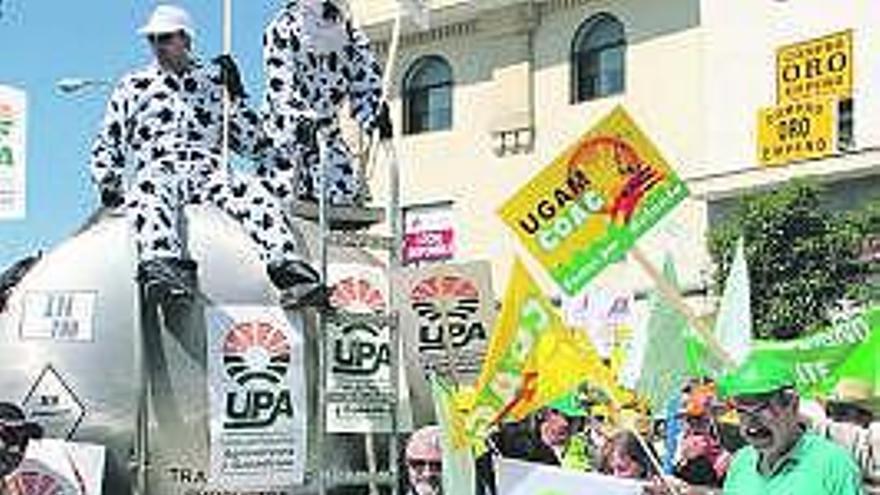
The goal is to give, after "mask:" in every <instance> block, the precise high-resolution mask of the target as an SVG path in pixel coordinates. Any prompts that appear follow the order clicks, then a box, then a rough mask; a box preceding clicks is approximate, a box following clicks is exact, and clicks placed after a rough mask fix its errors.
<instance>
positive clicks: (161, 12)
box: [138, 5, 195, 37]
mask: <svg viewBox="0 0 880 495" xmlns="http://www.w3.org/2000/svg"><path fill="white" fill-rule="evenodd" d="M178 31H183V32H185V33H186V34H188V35H189V36H190V37H193V36H195V28H194V27H193V23H192V18H191V17H190V16H189V13H187V11H186V10H184V9H183V8H181V7H178V6H176V5H159V6H158V7H156V10H154V11H153V13H152V15H150V19H149V20H148V21H147V23H146V24H144V25H143V27H141V28H140V29H138V33H139V34H144V35H150V34H166V33H176V32H178Z"/></svg>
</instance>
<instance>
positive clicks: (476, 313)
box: [399, 261, 496, 385]
mask: <svg viewBox="0 0 880 495" xmlns="http://www.w3.org/2000/svg"><path fill="white" fill-rule="evenodd" d="M400 287H401V290H402V292H403V294H402V295H401V297H400V298H399V300H400V301H401V309H400V321H401V327H402V328H403V329H404V332H403V339H404V349H405V351H406V355H407V357H408V358H415V359H416V360H410V361H409V362H418V363H420V364H421V366H422V368H423V370H424V371H425V372H426V373H430V372H436V373H438V374H439V375H440V376H443V377H444V379H446V380H450V379H455V381H457V382H458V383H459V384H466V385H472V384H473V383H474V382H475V381H476V379H477V376H478V375H479V373H480V366H482V364H483V358H484V357H485V355H486V347H487V346H488V344H489V332H490V329H491V328H492V325H493V324H494V323H495V313H496V311H495V294H494V293H493V292H492V268H491V265H490V264H489V262H488V261H476V262H471V263H459V264H444V265H434V266H431V267H426V268H411V269H408V270H405V271H404V272H403V274H402V283H401V284H400Z"/></svg>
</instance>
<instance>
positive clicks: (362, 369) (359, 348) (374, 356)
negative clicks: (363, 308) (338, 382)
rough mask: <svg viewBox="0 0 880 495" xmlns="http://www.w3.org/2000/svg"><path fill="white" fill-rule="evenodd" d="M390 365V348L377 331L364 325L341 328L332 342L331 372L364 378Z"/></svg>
mask: <svg viewBox="0 0 880 495" xmlns="http://www.w3.org/2000/svg"><path fill="white" fill-rule="evenodd" d="M390 365H391V348H390V347H389V345H388V341H387V340H383V339H382V338H381V336H380V334H379V331H378V330H376V329H375V328H373V327H372V326H370V325H367V324H365V323H354V324H351V325H347V326H345V327H343V328H342V329H341V331H340V333H339V335H338V336H337V337H336V339H335V340H334V342H333V372H334V373H340V374H344V375H355V376H365V375H372V374H374V373H376V372H377V371H379V369H380V368H381V367H382V366H386V367H387V366H390Z"/></svg>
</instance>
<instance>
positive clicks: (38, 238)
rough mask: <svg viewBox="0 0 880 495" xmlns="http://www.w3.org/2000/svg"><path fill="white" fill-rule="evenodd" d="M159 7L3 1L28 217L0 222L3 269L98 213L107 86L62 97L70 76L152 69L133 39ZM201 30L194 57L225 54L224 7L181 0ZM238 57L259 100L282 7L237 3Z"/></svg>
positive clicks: (131, 1) (136, 2)
mask: <svg viewBox="0 0 880 495" xmlns="http://www.w3.org/2000/svg"><path fill="white" fill-rule="evenodd" d="M158 3H159V2H156V1H150V0H78V1H71V0H0V9H2V14H3V15H2V17H0V85H8V86H14V87H16V88H19V89H23V90H24V91H26V92H27V97H28V116H27V117H28V128H27V141H28V142H27V157H26V160H27V216H26V218H25V219H24V220H20V221H4V220H0V271H2V270H3V269H5V267H7V266H9V265H10V264H11V263H13V262H14V261H15V260H17V259H19V258H21V257H24V256H26V255H28V254H32V253H34V252H36V251H38V250H43V251H49V250H50V249H51V248H52V247H53V246H55V245H57V244H58V243H59V242H61V241H63V240H64V239H65V238H66V237H68V236H70V235H71V234H72V233H73V232H75V231H76V230H77V228H78V227H79V226H80V225H82V224H83V223H84V222H85V220H86V219H87V218H88V217H89V215H90V214H91V213H92V212H93V211H94V210H95V209H96V208H97V206H98V201H97V196H96V193H95V188H94V187H93V185H92V183H91V180H90V178H89V171H88V163H89V148H90V147H91V142H92V139H93V137H94V135H95V133H96V132H97V130H98V126H99V125H100V123H101V118H102V116H103V113H104V106H105V104H106V100H107V98H108V97H109V91H110V88H109V87H106V86H104V87H98V86H93V87H92V89H90V90H88V91H83V92H81V93H77V94H74V95H64V94H61V93H59V92H58V91H57V90H56V88H55V84H56V82H57V81H58V80H59V79H61V78H66V77H86V78H94V79H101V80H108V81H115V80H117V79H119V78H120V77H121V76H122V75H124V74H125V73H126V72H128V71H130V70H132V69H136V68H138V67H140V66H143V65H146V64H148V63H149V62H150V60H151V57H150V51H149V46H148V45H147V43H146V42H145V41H144V40H143V39H142V38H141V37H140V36H139V35H138V34H137V28H138V27H140V26H141V25H143V24H144V23H145V22H146V19H147V18H148V17H149V14H150V12H151V11H152V10H153V8H154V7H155V6H156V5H157V4H158ZM176 3H177V4H178V5H181V6H183V7H185V8H186V9H187V10H188V11H189V12H190V14H191V15H192V17H193V19H194V22H195V23H196V43H195V45H196V52H197V53H198V54H200V55H201V56H202V58H204V59H208V58H211V57H213V56H214V55H216V54H218V53H219V52H220V49H221V47H222V39H221V30H222V27H221V26H222V12H223V7H222V6H223V2H222V0H180V1H178V2H176ZM232 3H233V33H234V34H233V53H234V55H235V57H236V59H237V60H238V62H239V65H240V67H241V69H242V75H243V78H244V81H245V85H246V87H247V90H248V93H249V94H250V95H251V103H252V104H253V105H255V106H258V105H259V101H260V100H259V96H260V95H261V94H262V69H261V66H262V61H261V52H262V48H261V45H260V39H261V36H262V30H263V26H264V25H265V24H266V23H267V22H268V21H269V19H270V18H271V17H272V15H273V12H274V11H275V10H276V9H278V8H280V7H281V6H282V5H283V4H284V2H283V0H262V1H261V0H234V1H233V2H232Z"/></svg>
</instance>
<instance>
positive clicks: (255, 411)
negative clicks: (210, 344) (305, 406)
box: [223, 322, 293, 429]
mask: <svg viewBox="0 0 880 495" xmlns="http://www.w3.org/2000/svg"><path fill="white" fill-rule="evenodd" d="M223 364H224V366H225V368H226V374H227V376H228V377H229V378H230V379H231V381H232V382H233V383H232V384H230V385H231V388H233V390H227V393H226V416H227V420H226V422H225V423H224V426H225V427H226V428H230V429H248V428H264V427H267V426H271V425H272V424H273V423H275V421H276V420H277V419H278V417H279V416H293V405H292V403H291V400H290V391H289V390H288V389H287V387H286V386H285V380H284V379H285V377H286V376H287V370H288V368H289V367H290V343H289V342H288V341H287V336H286V335H285V334H284V332H282V331H281V330H279V329H277V328H275V327H274V326H273V325H272V324H270V323H265V322H245V323H239V324H236V325H235V326H234V327H232V329H230V330H229V332H228V333H227V334H226V338H225V340H224V342H223Z"/></svg>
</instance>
